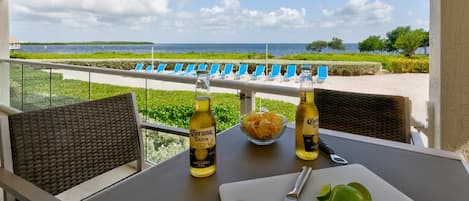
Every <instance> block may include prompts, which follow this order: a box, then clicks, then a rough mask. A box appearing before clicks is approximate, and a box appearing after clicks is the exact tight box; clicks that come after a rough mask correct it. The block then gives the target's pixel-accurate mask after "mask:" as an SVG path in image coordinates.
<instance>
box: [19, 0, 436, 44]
mask: <svg viewBox="0 0 469 201" xmlns="http://www.w3.org/2000/svg"><path fill="white" fill-rule="evenodd" d="M403 25H410V26H412V28H424V29H427V30H428V26H429V0H197V1H196V0H89V1H83V0H10V33H11V35H13V36H15V37H16V38H17V39H18V40H23V41H49V42H51V41H91V40H127V41H152V42H157V43H306V42H311V41H313V40H330V39H331V38H332V37H333V36H336V37H339V38H342V39H344V41H345V42H358V41H361V40H363V39H365V38H366V37H367V36H369V35H382V36H384V35H385V33H386V32H387V31H390V30H392V29H393V28H395V27H397V26H403Z"/></svg>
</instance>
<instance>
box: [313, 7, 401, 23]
mask: <svg viewBox="0 0 469 201" xmlns="http://www.w3.org/2000/svg"><path fill="white" fill-rule="evenodd" d="M392 11H393V7H392V6H391V5H389V4H386V3H383V2H381V1H379V0H376V1H369V0H349V1H348V2H347V3H346V4H345V6H344V7H342V8H336V9H335V10H328V9H323V10H322V11H321V12H322V14H323V16H325V20H323V21H322V22H321V26H322V27H337V26H360V25H374V24H384V23H387V22H390V21H392V16H391V14H392Z"/></svg>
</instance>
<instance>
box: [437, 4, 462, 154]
mask: <svg viewBox="0 0 469 201" xmlns="http://www.w3.org/2000/svg"><path fill="white" fill-rule="evenodd" d="M431 8H432V10H431V12H430V13H431V20H434V21H433V22H432V24H430V29H431V33H432V38H431V40H432V42H433V44H431V45H435V47H432V49H431V51H432V52H431V55H430V61H431V64H430V65H431V67H430V72H431V75H430V101H431V102H432V103H433V104H434V106H435V129H434V130H435V147H437V148H441V149H444V150H449V151H456V152H460V153H463V154H464V155H465V157H466V159H469V79H468V78H469V57H468V56H467V55H469V38H468V37H467V36H469V20H467V19H468V18H469V14H468V13H467V10H469V1H467V0H451V1H446V0H432V1H431ZM438 15H439V16H438ZM438 23H439V25H438ZM435 24H436V25H435ZM432 26H435V27H432ZM438 45H439V47H438ZM438 48H439V50H438ZM435 49H436V50H435ZM438 74H439V77H438Z"/></svg>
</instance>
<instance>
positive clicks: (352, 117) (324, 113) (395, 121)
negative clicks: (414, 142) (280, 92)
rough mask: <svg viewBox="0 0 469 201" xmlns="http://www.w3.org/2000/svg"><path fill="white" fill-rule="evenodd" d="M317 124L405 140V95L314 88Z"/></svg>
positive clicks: (378, 136) (406, 119)
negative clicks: (317, 115) (317, 113)
mask: <svg viewBox="0 0 469 201" xmlns="http://www.w3.org/2000/svg"><path fill="white" fill-rule="evenodd" d="M315 103H316V106H317V107H318V110H319V127H321V128H326V129H331V130H337V131H343V132H349V133H354V134H360V135H366V136H370V137H376V138H381V139H386V140H393V141H398V142H404V143H408V139H409V138H408V135H409V132H410V130H409V129H410V127H409V128H407V126H408V125H409V124H408V123H407V122H406V121H409V119H408V118H407V117H406V108H405V107H406V104H405V99H404V97H400V96H386V95H374V94H361V93H351V92H342V91H332V90H325V89H315Z"/></svg>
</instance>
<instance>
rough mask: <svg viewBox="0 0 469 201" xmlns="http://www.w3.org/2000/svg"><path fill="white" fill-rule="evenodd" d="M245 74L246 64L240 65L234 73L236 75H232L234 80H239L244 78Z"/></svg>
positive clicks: (246, 71)
mask: <svg viewBox="0 0 469 201" xmlns="http://www.w3.org/2000/svg"><path fill="white" fill-rule="evenodd" d="M247 73H248V64H240V65H239V70H238V72H236V74H235V75H234V79H235V80H239V79H241V78H243V77H245V76H246V75H247Z"/></svg>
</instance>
